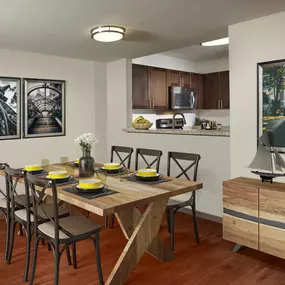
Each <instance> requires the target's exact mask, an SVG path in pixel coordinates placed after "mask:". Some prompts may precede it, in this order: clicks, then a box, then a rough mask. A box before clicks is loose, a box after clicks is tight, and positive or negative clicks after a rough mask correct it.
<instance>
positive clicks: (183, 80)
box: [168, 70, 191, 88]
mask: <svg viewBox="0 0 285 285" xmlns="http://www.w3.org/2000/svg"><path fill="white" fill-rule="evenodd" d="M168 86H181V87H185V88H190V87H191V73H189V72H181V71H176V70H168Z"/></svg>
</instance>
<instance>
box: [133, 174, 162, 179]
mask: <svg viewBox="0 0 285 285" xmlns="http://www.w3.org/2000/svg"><path fill="white" fill-rule="evenodd" d="M135 175H136V176H137V177H140V178H155V177H159V176H160V174H159V173H156V175H154V176H141V175H138V174H137V173H136V174H135Z"/></svg>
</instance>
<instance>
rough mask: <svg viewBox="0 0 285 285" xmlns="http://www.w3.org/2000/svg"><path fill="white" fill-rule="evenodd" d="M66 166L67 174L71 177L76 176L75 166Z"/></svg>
mask: <svg viewBox="0 0 285 285" xmlns="http://www.w3.org/2000/svg"><path fill="white" fill-rule="evenodd" d="M64 166H65V170H66V172H67V174H68V175H70V176H74V168H75V166H74V164H73V163H65V164H64Z"/></svg>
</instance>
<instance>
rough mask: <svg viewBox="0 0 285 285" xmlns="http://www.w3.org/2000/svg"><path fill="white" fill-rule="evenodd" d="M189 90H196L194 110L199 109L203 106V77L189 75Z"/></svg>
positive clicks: (194, 74) (195, 74) (193, 74)
mask: <svg viewBox="0 0 285 285" xmlns="http://www.w3.org/2000/svg"><path fill="white" fill-rule="evenodd" d="M190 88H194V89H196V108H197V109H201V108H202V106H203V75H202V74H198V73H191V84H190Z"/></svg>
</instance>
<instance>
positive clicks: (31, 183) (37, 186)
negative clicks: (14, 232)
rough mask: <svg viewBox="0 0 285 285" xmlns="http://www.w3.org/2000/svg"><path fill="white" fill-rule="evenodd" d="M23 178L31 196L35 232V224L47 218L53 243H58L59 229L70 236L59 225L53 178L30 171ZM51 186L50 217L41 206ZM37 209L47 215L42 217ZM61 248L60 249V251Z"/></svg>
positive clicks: (70, 235)
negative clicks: (41, 176)
mask: <svg viewBox="0 0 285 285" xmlns="http://www.w3.org/2000/svg"><path fill="white" fill-rule="evenodd" d="M24 179H25V187H26V188H28V189H29V191H30V193H31V195H32V197H33V214H34V217H35V219H34V220H35V222H34V224H35V225H34V227H35V232H36V230H37V226H38V224H39V223H41V222H47V220H49V221H51V222H52V223H53V225H54V236H55V244H57V245H58V244H59V230H60V231H62V232H63V233H64V234H66V235H67V236H69V237H72V234H71V233H70V232H68V231H66V230H65V229H64V228H62V227H61V226H60V225H59V217H58V201H57V189H56V183H55V181H54V180H46V179H43V178H39V177H36V176H35V175H32V174H30V173H27V172H25V174H24ZM48 188H51V190H52V199H53V203H52V205H53V209H52V213H53V216H52V217H51V216H50V214H49V213H48V212H47V211H46V210H45V208H44V207H43V200H42V199H43V197H44V196H45V194H46V190H47V189H48ZM39 209H41V211H42V213H44V214H45V216H46V217H47V218H46V217H44V219H43V217H42V216H40V215H39ZM62 251H63V249H61V252H62Z"/></svg>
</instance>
